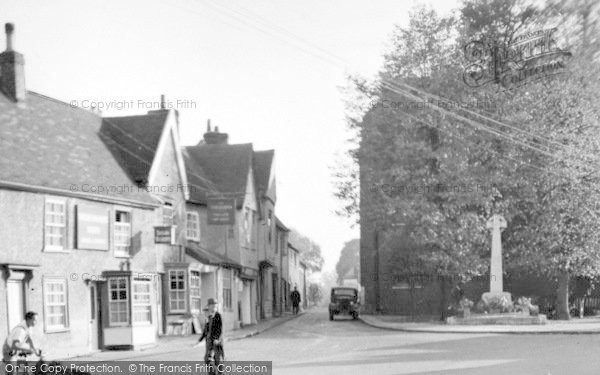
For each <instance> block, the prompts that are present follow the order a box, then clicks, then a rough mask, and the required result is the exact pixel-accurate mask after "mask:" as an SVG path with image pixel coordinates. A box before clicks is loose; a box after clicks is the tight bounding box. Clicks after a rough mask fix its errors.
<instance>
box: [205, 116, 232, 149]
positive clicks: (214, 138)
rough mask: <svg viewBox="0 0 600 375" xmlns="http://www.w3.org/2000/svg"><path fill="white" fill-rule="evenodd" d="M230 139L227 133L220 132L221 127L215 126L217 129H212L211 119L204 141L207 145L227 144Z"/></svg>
mask: <svg viewBox="0 0 600 375" xmlns="http://www.w3.org/2000/svg"><path fill="white" fill-rule="evenodd" d="M228 140H229V135H228V134H227V133H219V127H218V126H215V131H211V130H210V120H208V124H207V126H206V133H204V143H205V144H207V145H226V144H227V143H228Z"/></svg>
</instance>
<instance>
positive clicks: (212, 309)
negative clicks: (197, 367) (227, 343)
mask: <svg viewBox="0 0 600 375" xmlns="http://www.w3.org/2000/svg"><path fill="white" fill-rule="evenodd" d="M207 308H208V313H209V316H208V320H207V322H206V324H205V325H204V330H203V332H202V336H201V337H200V339H199V340H198V342H200V341H202V340H204V339H205V338H206V353H205V354H204V362H205V363H207V364H209V363H211V362H213V363H214V365H215V367H216V366H218V365H219V363H220V362H221V360H222V359H223V356H224V355H225V352H224V351H223V321H222V320H221V314H219V312H218V311H217V301H215V300H214V299H212V298H209V299H208V306H207Z"/></svg>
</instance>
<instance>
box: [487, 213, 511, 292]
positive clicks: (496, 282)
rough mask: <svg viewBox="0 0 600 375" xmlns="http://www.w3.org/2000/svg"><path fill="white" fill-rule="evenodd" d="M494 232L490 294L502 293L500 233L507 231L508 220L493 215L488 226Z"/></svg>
mask: <svg viewBox="0 0 600 375" xmlns="http://www.w3.org/2000/svg"><path fill="white" fill-rule="evenodd" d="M486 228H487V229H491V230H492V256H491V262H490V292H491V293H502V292H503V289H502V288H503V286H502V240H501V238H500V233H501V232H502V230H504V229H506V220H504V218H503V217H502V216H500V215H493V216H492V217H491V218H490V219H489V220H488V221H487V225H486Z"/></svg>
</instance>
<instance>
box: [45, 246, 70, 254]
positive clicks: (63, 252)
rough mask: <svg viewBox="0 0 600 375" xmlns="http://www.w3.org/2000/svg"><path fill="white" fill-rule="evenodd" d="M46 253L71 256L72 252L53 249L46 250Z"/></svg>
mask: <svg viewBox="0 0 600 375" xmlns="http://www.w3.org/2000/svg"><path fill="white" fill-rule="evenodd" d="M43 252H44V253H60V254H70V253H71V250H69V249H53V248H47V247H46V248H44V249H43Z"/></svg>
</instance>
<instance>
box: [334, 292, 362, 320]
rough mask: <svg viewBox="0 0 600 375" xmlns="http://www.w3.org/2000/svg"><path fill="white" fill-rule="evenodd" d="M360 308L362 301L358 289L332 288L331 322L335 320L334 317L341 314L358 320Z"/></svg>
mask: <svg viewBox="0 0 600 375" xmlns="http://www.w3.org/2000/svg"><path fill="white" fill-rule="evenodd" d="M359 306H360V301H359V300H358V290H357V289H356V288H349V287H342V286H338V287H333V288H331V300H330V302H329V320H333V316H334V315H339V314H347V315H350V316H352V319H357V318H358V309H359Z"/></svg>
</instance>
